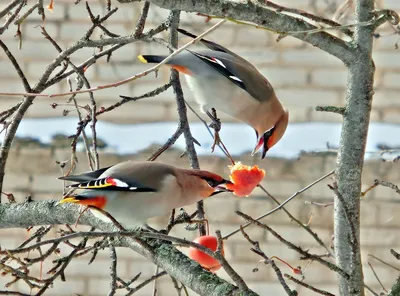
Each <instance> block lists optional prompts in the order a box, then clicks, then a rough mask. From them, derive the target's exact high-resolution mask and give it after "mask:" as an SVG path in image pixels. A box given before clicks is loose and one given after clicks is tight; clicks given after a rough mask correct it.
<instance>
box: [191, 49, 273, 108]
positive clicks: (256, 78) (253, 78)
mask: <svg viewBox="0 0 400 296" xmlns="http://www.w3.org/2000/svg"><path fill="white" fill-rule="evenodd" d="M188 51H189V52H190V53H192V54H193V55H195V56H196V57H197V58H199V59H200V60H202V61H203V62H205V63H206V64H207V65H209V66H211V67H212V68H213V69H215V70H216V71H218V72H219V73H220V74H221V75H223V76H225V77H226V78H227V79H228V80H229V81H231V82H232V83H234V84H235V85H236V86H238V87H240V88H242V89H243V90H245V91H246V92H247V93H249V95H250V96H251V97H252V98H254V99H255V100H257V101H258V102H264V101H266V100H268V99H269V98H270V97H271V96H272V95H273V94H274V90H273V88H272V86H271V84H270V83H269V81H268V80H267V79H266V78H265V77H264V76H263V75H262V74H261V73H260V72H259V71H258V70H257V69H256V68H255V67H254V66H253V65H252V64H250V63H249V62H248V61H246V60H245V59H243V58H240V59H238V58H237V57H236V56H232V55H231V54H229V53H224V52H213V51H202V52H194V51H191V50H188Z"/></svg>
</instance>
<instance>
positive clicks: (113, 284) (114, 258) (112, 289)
mask: <svg viewBox="0 0 400 296" xmlns="http://www.w3.org/2000/svg"><path fill="white" fill-rule="evenodd" d="M109 248H110V261H111V266H110V276H111V281H110V291H109V292H108V294H107V296H114V295H115V293H116V291H117V263H118V260H117V253H116V252H115V247H114V246H112V245H110V247H109Z"/></svg>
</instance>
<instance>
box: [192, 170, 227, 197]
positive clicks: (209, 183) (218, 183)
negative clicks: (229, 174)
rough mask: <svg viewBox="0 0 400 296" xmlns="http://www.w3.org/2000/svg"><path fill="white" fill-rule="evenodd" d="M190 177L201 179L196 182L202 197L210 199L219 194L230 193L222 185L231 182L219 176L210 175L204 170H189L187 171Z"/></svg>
mask: <svg viewBox="0 0 400 296" xmlns="http://www.w3.org/2000/svg"><path fill="white" fill-rule="evenodd" d="M188 172H189V173H190V174H191V175H192V176H196V177H197V178H199V179H201V182H196V183H197V184H198V186H199V187H200V188H198V190H199V191H200V192H201V195H202V196H203V197H210V196H213V195H216V194H218V193H221V192H232V190H229V189H227V188H225V187H224V186H223V185H226V184H232V182H231V181H229V180H226V179H224V178H222V177H221V176H220V175H217V174H214V173H211V172H209V171H204V170H190V171H188Z"/></svg>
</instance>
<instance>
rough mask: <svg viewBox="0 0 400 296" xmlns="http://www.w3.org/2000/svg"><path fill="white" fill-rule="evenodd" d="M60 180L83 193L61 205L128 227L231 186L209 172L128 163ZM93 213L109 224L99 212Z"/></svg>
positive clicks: (142, 162)
mask: <svg viewBox="0 0 400 296" xmlns="http://www.w3.org/2000/svg"><path fill="white" fill-rule="evenodd" d="M59 179H61V180H67V181H75V182H78V183H75V184H73V185H69V186H67V188H75V189H79V190H80V192H79V193H77V194H73V195H68V196H66V197H64V198H63V199H62V200H61V201H60V203H66V202H70V203H77V204H81V205H87V206H89V205H90V206H95V207H97V208H100V209H102V210H104V211H106V212H108V213H109V214H110V215H111V216H113V218H115V219H116V220H117V221H118V222H120V223H122V224H123V225H127V226H139V225H142V224H144V223H145V221H146V220H147V219H148V218H151V217H156V216H162V215H165V214H167V213H168V212H170V211H171V210H172V209H175V208H178V207H182V206H186V205H190V204H194V203H196V202H198V201H200V200H202V199H204V198H206V197H209V196H212V195H215V194H218V193H221V192H225V191H229V190H228V189H226V188H225V187H223V186H222V185H223V184H229V183H231V182H230V181H228V180H225V179H224V178H222V177H221V176H219V175H217V174H214V173H211V172H209V171H204V170H189V169H181V168H177V167H174V166H171V165H167V164H163V163H159V162H150V161H126V162H122V163H119V164H116V165H113V166H110V167H107V168H103V169H100V170H97V171H94V172H88V173H83V174H81V175H75V176H66V177H61V178H59ZM92 212H93V214H94V215H96V216H97V217H99V218H101V219H103V220H106V221H109V220H108V218H107V217H106V216H105V215H103V214H102V213H100V212H99V211H95V210H94V211H92Z"/></svg>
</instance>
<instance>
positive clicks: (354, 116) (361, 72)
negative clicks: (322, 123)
mask: <svg viewBox="0 0 400 296" xmlns="http://www.w3.org/2000/svg"><path fill="white" fill-rule="evenodd" d="M355 5H356V13H355V18H356V22H365V21H368V20H370V19H371V17H372V11H373V10H374V0H359V1H355ZM372 33H373V28H372V27H357V28H356V29H355V34H354V42H355V46H356V48H357V52H358V54H357V56H356V58H355V60H354V61H353V63H351V64H350V65H349V69H348V71H349V74H348V83H347V85H348V87H347V95H346V96H347V98H346V100H347V106H346V113H345V114H344V116H343V126H342V134H341V139H340V149H339V154H338V161H337V162H338V169H337V171H336V173H337V181H338V192H339V194H340V195H341V196H342V197H343V200H344V201H345V203H346V207H347V208H348V212H349V213H348V214H349V217H350V218H351V220H352V224H353V225H354V226H355V230H354V231H355V234H352V231H351V229H350V227H349V223H348V222H347V220H346V213H345V212H346V209H345V207H344V204H343V203H342V202H340V200H339V199H338V198H337V197H335V214H334V215H335V216H334V218H335V238H334V243H335V254H336V261H337V265H338V266H339V267H340V268H342V269H344V270H345V271H346V272H347V273H349V274H350V276H351V280H350V281H348V280H346V279H345V278H344V277H341V276H340V277H339V290H340V295H364V289H363V288H362V287H363V281H364V279H363V270H362V263H361V255H360V245H359V244H357V245H356V246H352V244H351V242H350V240H349V238H350V237H351V235H355V236H356V237H355V239H356V241H358V242H359V241H360V194H361V174H362V169H363V165H364V153H365V146H366V141H367V135H368V127H369V117H370V113H371V104H372V96H373V92H374V90H373V85H374V72H375V67H374V64H373V61H372V58H371V53H372V43H373V34H372ZM354 260H355V262H354Z"/></svg>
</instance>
